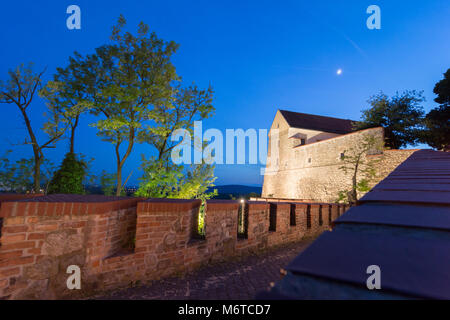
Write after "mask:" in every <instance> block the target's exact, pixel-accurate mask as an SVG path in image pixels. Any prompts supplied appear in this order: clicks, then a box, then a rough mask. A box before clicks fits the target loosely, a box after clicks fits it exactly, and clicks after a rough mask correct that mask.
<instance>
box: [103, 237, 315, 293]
mask: <svg viewBox="0 0 450 320" xmlns="http://www.w3.org/2000/svg"><path fill="white" fill-rule="evenodd" d="M310 243H311V240H308V241H303V242H298V243H295V244H290V245H286V246H284V247H281V248H278V249H272V250H269V251H266V252H264V253H262V254H258V255H252V256H247V257H244V258H240V259H236V260H233V261H229V262H226V263H221V264H214V265H210V266H206V267H203V268H201V269H199V270H197V271H194V272H193V273H190V274H188V275H186V276H185V277H183V278H168V279H164V280H159V281H155V282H153V283H152V284H151V285H143V286H140V287H134V288H129V289H123V290H117V291H113V292H111V293H109V294H107V295H104V296H101V297H96V299H105V300H109V299H120V300H128V299H131V300H138V299H163V300H169V299H178V300H187V299H194V300H195V299H220V300H228V299H234V300H238V299H253V298H254V297H255V295H256V293H258V292H260V291H263V290H267V289H269V286H270V283H271V282H276V281H278V280H279V279H280V278H281V273H280V269H281V268H284V267H285V266H286V265H287V264H288V263H289V262H290V261H291V260H292V259H293V258H294V257H295V256H297V255H298V254H299V253H300V252H301V251H302V250H304V249H305V248H306V247H307V246H308V245H309V244H310Z"/></svg>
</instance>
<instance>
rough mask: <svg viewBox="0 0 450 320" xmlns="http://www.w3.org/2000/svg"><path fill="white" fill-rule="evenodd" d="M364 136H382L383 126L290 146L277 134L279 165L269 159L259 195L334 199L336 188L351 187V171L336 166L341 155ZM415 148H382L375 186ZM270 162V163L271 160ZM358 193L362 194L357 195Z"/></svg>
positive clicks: (313, 200) (341, 163)
mask: <svg viewBox="0 0 450 320" xmlns="http://www.w3.org/2000/svg"><path fill="white" fill-rule="evenodd" d="M366 135H373V136H375V137H376V138H378V139H380V140H382V139H384V133H383V128H372V129H367V130H362V131H357V132H353V133H349V134H345V135H340V136H337V137H334V138H331V139H328V140H323V141H319V142H314V143H311V144H306V145H302V146H297V147H292V146H290V145H289V143H290V141H287V140H288V139H287V138H286V136H283V135H282V134H280V155H279V165H278V166H275V167H273V166H272V164H273V162H274V161H275V160H274V159H269V161H268V166H267V169H266V175H265V176H264V184H263V191H262V197H264V198H284V199H303V200H305V201H312V202H334V201H336V199H337V198H338V194H339V191H344V190H349V189H351V182H352V179H351V177H352V174H351V172H348V173H345V172H344V171H343V170H341V169H339V168H340V167H341V166H342V165H343V161H342V160H341V154H342V153H344V152H345V151H347V152H348V150H350V148H352V147H354V146H356V145H358V144H360V143H361V142H362V141H363V139H364V137H365V136H366ZM414 151H416V150H386V151H384V152H383V154H381V155H376V156H369V157H371V158H372V159H375V158H376V159H377V160H378V162H377V163H376V166H375V169H376V172H377V175H376V177H375V179H373V181H372V184H373V185H375V184H376V183H378V182H379V181H381V180H382V179H384V178H385V177H386V176H387V175H388V174H389V173H390V172H392V171H393V170H394V169H395V168H396V167H397V166H398V165H399V164H400V163H402V162H403V161H404V160H406V158H408V157H409V156H410V155H411V154H412V153H413V152H414ZM271 162H272V163H271ZM360 196H362V194H361V195H360Z"/></svg>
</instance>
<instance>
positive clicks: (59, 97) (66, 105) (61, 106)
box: [41, 52, 95, 153]
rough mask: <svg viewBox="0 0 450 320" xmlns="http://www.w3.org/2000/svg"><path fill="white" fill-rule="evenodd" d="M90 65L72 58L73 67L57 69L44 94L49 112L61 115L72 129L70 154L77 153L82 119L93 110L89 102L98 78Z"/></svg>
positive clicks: (42, 92)
mask: <svg viewBox="0 0 450 320" xmlns="http://www.w3.org/2000/svg"><path fill="white" fill-rule="evenodd" d="M90 67H92V66H91V65H90V64H89V63H86V62H85V61H84V58H83V56H81V55H80V54H79V53H77V52H75V53H74V57H69V64H68V66H67V67H65V68H57V69H56V74H54V76H53V80H52V81H49V82H48V83H47V85H46V86H45V87H44V88H43V89H42V90H41V96H43V97H44V98H45V99H46V100H47V102H48V106H49V108H51V109H52V110H53V111H54V112H55V113H57V114H59V115H60V116H61V117H62V118H63V119H64V120H65V122H66V123H67V124H68V126H69V130H67V132H68V134H69V152H70V153H75V133H76V130H77V128H78V125H79V122H80V117H81V115H82V114H83V113H85V112H87V111H88V110H89V107H90V104H91V101H90V100H89V99H88V95H89V93H90V91H89V90H90V89H91V88H90V84H91V83H92V82H93V81H94V80H95V76H94V74H93V72H92V70H89V68H90ZM89 77H91V78H89Z"/></svg>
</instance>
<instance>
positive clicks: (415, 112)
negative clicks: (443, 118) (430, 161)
mask: <svg viewBox="0 0 450 320" xmlns="http://www.w3.org/2000/svg"><path fill="white" fill-rule="evenodd" d="M423 101H425V99H424V97H423V95H422V92H416V91H414V90H412V91H404V92H403V93H401V94H400V93H396V95H395V96H393V97H392V98H389V97H388V96H387V95H385V94H384V93H379V94H377V95H375V96H372V97H370V99H369V100H368V103H369V104H370V108H368V109H365V110H363V111H362V117H361V121H359V122H357V123H356V124H355V129H357V130H362V129H367V128H374V127H383V128H384V130H385V138H386V146H387V147H389V148H393V149H399V148H401V147H404V146H406V145H408V144H416V143H417V142H418V141H419V138H420V132H421V126H422V122H423V115H424V111H423V107H422V106H421V103H422V102H423Z"/></svg>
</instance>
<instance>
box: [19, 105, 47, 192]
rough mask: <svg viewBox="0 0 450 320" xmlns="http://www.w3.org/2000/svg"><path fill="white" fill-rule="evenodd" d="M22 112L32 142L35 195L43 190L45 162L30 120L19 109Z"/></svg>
mask: <svg viewBox="0 0 450 320" xmlns="http://www.w3.org/2000/svg"><path fill="white" fill-rule="evenodd" d="M19 109H20V111H21V112H22V116H23V119H24V121H25V125H26V127H27V130H28V134H29V136H30V140H31V146H32V147H33V154H34V174H33V180H34V181H33V189H34V192H35V193H39V192H40V190H41V163H42V160H43V156H42V155H41V154H40V150H39V145H38V143H37V139H36V136H35V135H34V132H33V128H32V127H31V122H30V119H29V118H28V115H27V113H26V111H25V109H24V108H21V107H19Z"/></svg>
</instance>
